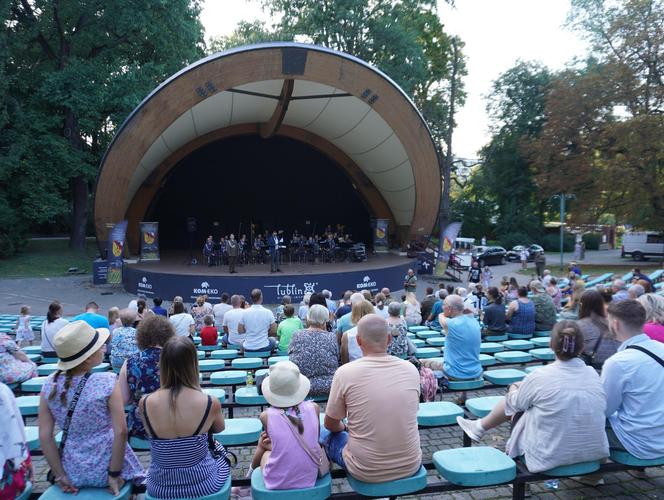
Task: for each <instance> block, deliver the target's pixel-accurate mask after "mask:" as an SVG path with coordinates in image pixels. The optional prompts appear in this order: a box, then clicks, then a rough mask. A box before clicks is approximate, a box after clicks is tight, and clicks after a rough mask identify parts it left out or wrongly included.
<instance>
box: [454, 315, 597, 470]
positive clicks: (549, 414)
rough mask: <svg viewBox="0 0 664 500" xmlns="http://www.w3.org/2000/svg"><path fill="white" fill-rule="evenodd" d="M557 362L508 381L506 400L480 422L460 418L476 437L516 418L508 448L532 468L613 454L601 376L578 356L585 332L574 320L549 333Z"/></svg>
mask: <svg viewBox="0 0 664 500" xmlns="http://www.w3.org/2000/svg"><path fill="white" fill-rule="evenodd" d="M551 349H552V350H553V351H554V353H555V355H556V361H555V362H554V363H551V364H549V365H546V366H544V367H542V368H540V369H538V370H536V371H534V372H532V373H531V374H530V375H528V376H527V377H526V378H525V379H524V380H523V381H522V382H515V383H513V384H512V385H510V387H509V389H508V392H507V395H506V397H505V399H504V400H501V401H500V402H499V403H498V404H497V405H496V406H494V408H493V410H491V413H489V414H488V415H487V416H486V417H484V418H482V419H480V420H468V419H465V418H462V417H457V423H458V424H459V426H460V427H461V428H462V429H463V431H464V432H465V433H466V434H467V435H468V436H469V437H470V438H471V439H473V440H474V441H479V440H481V439H482V437H483V436H484V434H485V433H486V431H488V430H489V429H493V428H494V427H497V426H498V425H500V424H502V423H504V422H509V421H510V420H511V421H512V424H513V426H512V433H511V435H510V438H509V440H508V441H507V445H506V446H505V452H506V453H507V454H508V455H509V456H510V457H521V456H523V457H524V461H525V463H526V465H527V467H528V470H529V471H530V472H542V471H546V470H549V469H553V468H554V467H559V466H562V465H571V464H576V463H579V462H589V461H591V460H602V459H604V458H606V457H608V455H609V447H608V443H607V439H606V434H605V432H604V410H605V408H606V397H605V395H604V391H603V390H602V384H601V382H600V380H599V376H598V375H597V373H596V372H595V370H593V369H592V368H591V367H589V366H586V365H585V364H584V362H583V361H582V360H581V359H579V356H580V354H581V352H582V351H583V335H582V334H581V331H580V330H579V328H578V326H577V325H576V324H575V323H574V322H573V321H561V322H560V323H557V324H556V326H555V327H554V328H553V331H552V333H551Z"/></svg>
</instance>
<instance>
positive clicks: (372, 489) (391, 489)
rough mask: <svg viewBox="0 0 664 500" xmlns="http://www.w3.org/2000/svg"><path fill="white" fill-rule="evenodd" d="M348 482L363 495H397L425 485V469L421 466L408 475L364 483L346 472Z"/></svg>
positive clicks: (413, 491)
mask: <svg viewBox="0 0 664 500" xmlns="http://www.w3.org/2000/svg"><path fill="white" fill-rule="evenodd" d="M348 484H350V487H351V488H353V489H354V490H355V491H356V492H357V493H359V494H360V495H364V496H365V497H373V498H376V497H397V496H401V495H408V494H411V493H415V492H417V491H420V490H421V489H424V488H426V486H427V471H426V469H425V468H424V467H423V466H420V469H419V470H418V471H417V472H416V473H415V474H414V475H413V476H410V477H405V478H403V479H396V480H394V481H387V482H384V483H365V482H364V481H360V480H359V479H356V478H354V477H353V476H351V475H350V474H348Z"/></svg>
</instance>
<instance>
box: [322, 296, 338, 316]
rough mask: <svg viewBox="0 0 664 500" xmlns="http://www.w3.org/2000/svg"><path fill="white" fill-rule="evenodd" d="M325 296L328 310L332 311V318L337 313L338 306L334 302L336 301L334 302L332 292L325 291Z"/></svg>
mask: <svg viewBox="0 0 664 500" xmlns="http://www.w3.org/2000/svg"><path fill="white" fill-rule="evenodd" d="M323 296H324V297H325V302H326V306H327V310H328V311H330V314H331V315H332V316H334V314H335V313H336V312H337V304H336V303H335V302H334V300H332V292H330V291H329V290H323Z"/></svg>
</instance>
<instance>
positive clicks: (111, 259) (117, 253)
mask: <svg viewBox="0 0 664 500" xmlns="http://www.w3.org/2000/svg"><path fill="white" fill-rule="evenodd" d="M126 235H127V221H126V220H123V221H121V222H118V223H117V224H115V226H113V229H111V232H110V233H109V235H108V275H107V278H106V283H110V284H117V285H119V284H120V283H122V262H123V261H122V256H123V254H124V241H125V236H126Z"/></svg>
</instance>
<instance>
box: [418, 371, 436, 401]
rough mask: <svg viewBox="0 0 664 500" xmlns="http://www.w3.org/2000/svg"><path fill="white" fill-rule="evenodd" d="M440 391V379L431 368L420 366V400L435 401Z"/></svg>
mask: <svg viewBox="0 0 664 500" xmlns="http://www.w3.org/2000/svg"><path fill="white" fill-rule="evenodd" d="M437 392H438V380H437V379H436V376H435V375H434V374H433V371H432V370H431V369H430V368H427V367H425V366H423V367H421V368H420V400H421V401H422V402H423V403H426V402H429V401H435V399H436V393H437Z"/></svg>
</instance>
